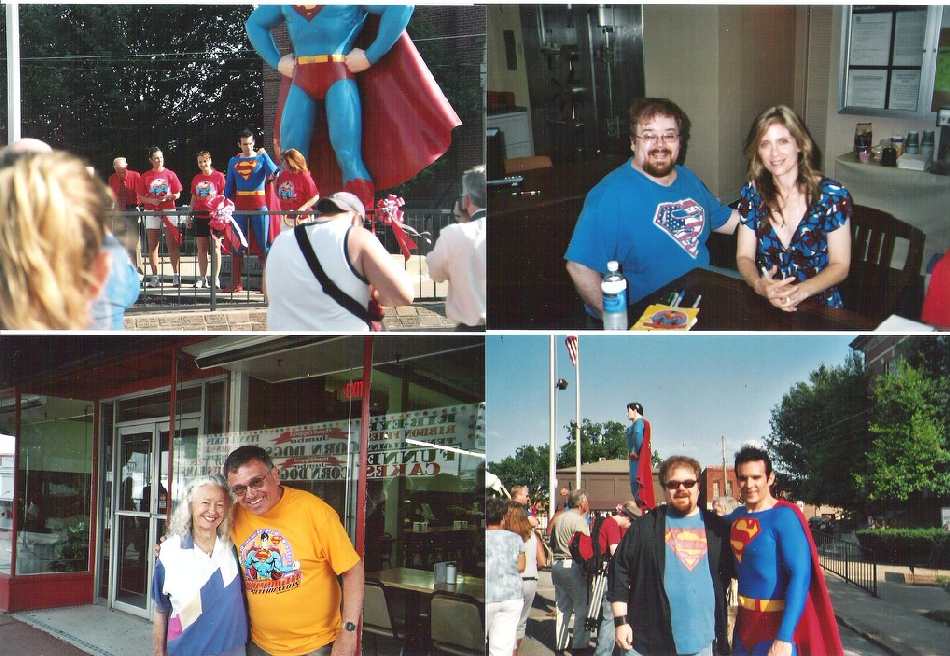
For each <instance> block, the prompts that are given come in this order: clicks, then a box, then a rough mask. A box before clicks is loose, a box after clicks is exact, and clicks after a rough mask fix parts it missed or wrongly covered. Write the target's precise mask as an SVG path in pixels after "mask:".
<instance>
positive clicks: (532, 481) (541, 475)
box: [488, 444, 550, 493]
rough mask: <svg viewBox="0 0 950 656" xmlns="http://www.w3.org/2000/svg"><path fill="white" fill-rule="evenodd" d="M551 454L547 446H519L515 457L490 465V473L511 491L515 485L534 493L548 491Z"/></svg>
mask: <svg viewBox="0 0 950 656" xmlns="http://www.w3.org/2000/svg"><path fill="white" fill-rule="evenodd" d="M549 452H550V448H549V447H548V445H547V444H544V445H541V446H535V445H533V444H528V445H524V446H519V447H518V448H517V449H516V450H515V455H513V456H508V457H507V458H504V459H503V460H499V461H497V462H491V463H489V465H488V471H490V472H491V473H493V474H495V476H497V477H498V478H500V479H501V482H502V483H504V485H505V487H506V488H508V489H509V490H510V489H511V486H513V485H527V486H528V488H529V489H530V490H531V492H532V493H536V492H537V491H538V490H541V491H546V490H547V488H548V453H549Z"/></svg>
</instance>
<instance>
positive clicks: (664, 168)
mask: <svg viewBox="0 0 950 656" xmlns="http://www.w3.org/2000/svg"><path fill="white" fill-rule="evenodd" d="M660 154H664V155H666V157H667V162H668V163H667V164H655V163H653V159H652V158H653V157H654V156H655V155H660ZM674 166H676V162H675V161H674V160H673V153H672V152H671V151H669V150H666V149H657V150H651V151H650V152H649V153H647V158H646V161H644V162H643V171H644V172H645V173H646V174H647V175H650V176H652V177H654V178H665V177H666V176H668V175H669V174H670V172H671V171H672V170H673V167H674Z"/></svg>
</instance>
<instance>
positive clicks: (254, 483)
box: [231, 474, 695, 498]
mask: <svg viewBox="0 0 950 656" xmlns="http://www.w3.org/2000/svg"><path fill="white" fill-rule="evenodd" d="M694 482H695V481H694ZM265 483H267V474H264V475H263V476H255V477H254V478H252V479H251V480H249V481H248V482H247V485H235V486H234V487H232V488H231V494H233V495H234V496H236V497H238V498H241V497H243V496H244V495H245V494H247V490H248V488H250V489H252V490H260V489H263V487H264V484H265Z"/></svg>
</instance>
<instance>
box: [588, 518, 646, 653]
mask: <svg viewBox="0 0 950 656" xmlns="http://www.w3.org/2000/svg"><path fill="white" fill-rule="evenodd" d="M642 514H643V512H642V511H641V510H640V507H639V506H638V505H637V504H636V502H635V501H627V502H625V503H624V504H623V505H622V506H620V512H618V513H617V514H615V515H610V516H608V517H607V518H605V519H604V521H603V522H602V523H601V525H600V532H599V533H598V534H597V539H598V541H599V542H600V553H602V554H604V559H605V560H609V559H610V558H613V555H614V553H615V552H616V551H617V545H619V544H620V541H621V540H623V536H624V535H625V534H626V533H627V529H629V528H630V524H631V523H632V521H633V520H634V519H636V518H637V517H640V516H641V515H642ZM613 649H614V613H613V610H612V608H611V606H610V602H609V601H608V600H607V594H606V593H605V594H604V600H603V602H602V603H601V618H600V630H599V631H598V632H597V647H596V648H595V649H594V656H610V654H611V653H613Z"/></svg>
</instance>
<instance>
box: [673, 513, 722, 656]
mask: <svg viewBox="0 0 950 656" xmlns="http://www.w3.org/2000/svg"><path fill="white" fill-rule="evenodd" d="M663 540H664V542H665V543H666V560H665V564H664V568H663V587H664V588H665V590H666V596H667V598H668V599H669V600H670V626H671V628H672V629H673V642H674V643H675V644H676V653H677V654H695V653H696V652H699V651H702V650H703V649H705V648H706V647H707V646H708V645H711V644H712V642H713V640H714V639H715V637H716V599H715V594H714V593H713V582H712V573H711V572H710V570H709V549H708V547H707V544H706V525H705V524H704V523H703V517H702V515H701V514H699V513H696V514H695V515H692V516H687V517H684V516H680V515H677V514H676V513H673V512H670V513H669V514H667V516H666V531H665V534H664V536H663Z"/></svg>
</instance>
